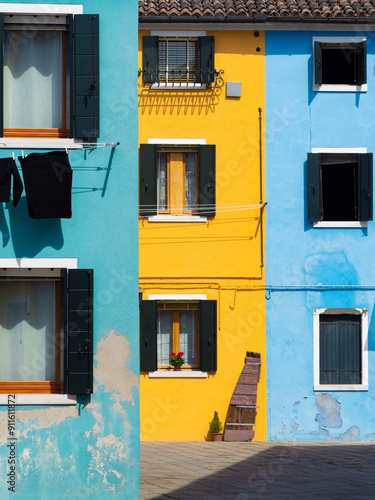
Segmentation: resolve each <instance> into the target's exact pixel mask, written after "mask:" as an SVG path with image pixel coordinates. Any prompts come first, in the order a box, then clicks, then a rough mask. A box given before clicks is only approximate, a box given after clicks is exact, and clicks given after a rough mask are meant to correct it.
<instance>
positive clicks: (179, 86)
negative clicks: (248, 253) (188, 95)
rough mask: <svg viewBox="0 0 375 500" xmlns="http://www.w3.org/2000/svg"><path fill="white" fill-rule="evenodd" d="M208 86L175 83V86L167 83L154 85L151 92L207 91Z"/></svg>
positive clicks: (203, 84)
mask: <svg viewBox="0 0 375 500" xmlns="http://www.w3.org/2000/svg"><path fill="white" fill-rule="evenodd" d="M206 88H207V85H206V84H205V83H189V84H186V83H175V84H174V85H171V84H168V85H166V84H165V83H152V84H151V86H150V89H151V90H205V89H206Z"/></svg>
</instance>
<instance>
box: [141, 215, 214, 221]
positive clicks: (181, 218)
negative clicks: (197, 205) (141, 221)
mask: <svg viewBox="0 0 375 500" xmlns="http://www.w3.org/2000/svg"><path fill="white" fill-rule="evenodd" d="M148 221H149V222H207V217H201V216H199V215H153V216H151V217H148Z"/></svg>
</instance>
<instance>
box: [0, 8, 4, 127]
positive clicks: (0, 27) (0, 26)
mask: <svg viewBox="0 0 375 500" xmlns="http://www.w3.org/2000/svg"><path fill="white" fill-rule="evenodd" d="M0 47H4V14H0ZM3 73H4V53H3V49H1V50H0V137H3V135H4V133H3V129H4V117H3V113H4V107H3V99H4V75H3Z"/></svg>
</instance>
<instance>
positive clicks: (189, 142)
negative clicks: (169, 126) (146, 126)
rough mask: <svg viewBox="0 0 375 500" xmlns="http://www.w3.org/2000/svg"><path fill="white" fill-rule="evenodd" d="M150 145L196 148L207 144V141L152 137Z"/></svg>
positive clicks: (149, 141) (149, 140)
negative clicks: (195, 146)
mask: <svg viewBox="0 0 375 500" xmlns="http://www.w3.org/2000/svg"><path fill="white" fill-rule="evenodd" d="M148 144H161V145H167V144H168V145H172V146H181V145H184V146H194V145H196V144H197V145H200V144H203V145H204V144H206V139H176V138H174V139H170V138H157V137H155V138H154V137H152V138H150V139H148Z"/></svg>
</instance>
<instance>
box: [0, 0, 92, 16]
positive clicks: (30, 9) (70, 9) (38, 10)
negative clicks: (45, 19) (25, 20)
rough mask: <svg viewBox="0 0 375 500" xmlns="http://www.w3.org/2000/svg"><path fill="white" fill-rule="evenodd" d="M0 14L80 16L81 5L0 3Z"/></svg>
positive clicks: (81, 11)
mask: <svg viewBox="0 0 375 500" xmlns="http://www.w3.org/2000/svg"><path fill="white" fill-rule="evenodd" d="M0 12H3V13H4V14H56V15H57V14H82V13H83V5H82V4H81V5H80V4H70V5H69V4H56V3H5V2H1V3H0Z"/></svg>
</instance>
